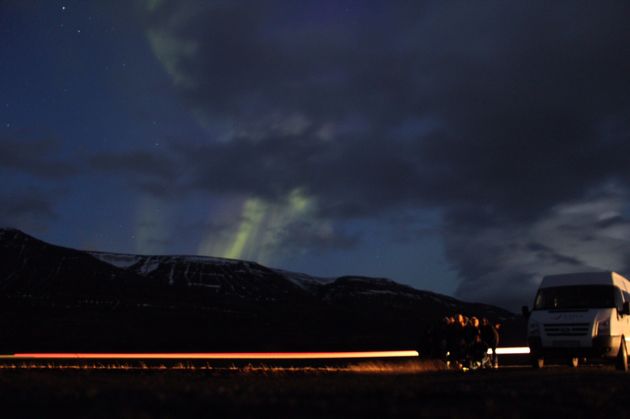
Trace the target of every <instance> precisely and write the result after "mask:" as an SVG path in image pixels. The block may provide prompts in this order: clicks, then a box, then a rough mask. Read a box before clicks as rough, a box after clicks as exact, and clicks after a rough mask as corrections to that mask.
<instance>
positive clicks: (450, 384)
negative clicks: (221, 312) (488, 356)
mask: <svg viewBox="0 0 630 419" xmlns="http://www.w3.org/2000/svg"><path fill="white" fill-rule="evenodd" d="M629 385H630V375H628V374H623V373H618V372H616V371H614V370H613V369H611V368H609V367H588V368H580V369H577V370H572V369H570V368H568V367H567V368H564V367H555V368H554V367H552V368H547V369H544V370H542V371H533V370H530V369H527V368H504V369H500V370H491V371H477V372H454V371H442V370H437V369H436V368H434V367H432V366H431V365H426V364H419V363H409V364H407V365H406V366H405V365H403V366H402V367H396V368H393V369H388V368H387V367H383V366H382V365H373V364H372V365H371V364H365V365H363V366H359V367H352V368H350V369H348V368H341V369H336V368H331V369H328V370H327V369H323V368H310V369H287V368H271V367H263V368H251V367H249V368H247V367H245V368H243V367H239V368H232V369H230V368H221V369H216V368H205V369H204V368H201V369H199V368H197V369H195V370H186V369H183V370H177V369H165V370H155V369H133V370H111V369H103V370H93V369H87V370H82V369H77V370H72V369H61V370H60V369H39V370H37V369H2V370H0V406H2V413H3V414H2V417H41V418H44V417H86V418H112V417H125V418H175V417H237V416H238V417H300V418H304V417H368V416H369V417H395V416H401V417H410V416H414V417H418V416H423V417H458V418H459V417H508V418H510V417H511V418H531V417H547V416H555V417H558V418H562V417H604V416H607V415H609V414H610V415H612V416H611V417H623V416H624V414H623V409H624V407H625V405H626V404H627V400H628V386H629ZM9 412H13V413H12V414H9ZM619 415H621V416H619Z"/></svg>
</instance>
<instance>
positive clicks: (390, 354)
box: [0, 346, 529, 360]
mask: <svg viewBox="0 0 630 419" xmlns="http://www.w3.org/2000/svg"><path fill="white" fill-rule="evenodd" d="M488 353H492V352H491V350H488ZM521 354H529V347H527V346H516V347H504V348H497V355H521ZM419 356H420V354H419V353H418V352H417V351H412V350H403V351H363V352H209V353H16V354H13V355H0V359H206V360H210V359H235V360H236V359H359V358H414V357H419Z"/></svg>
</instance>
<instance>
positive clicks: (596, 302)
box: [534, 285, 615, 310]
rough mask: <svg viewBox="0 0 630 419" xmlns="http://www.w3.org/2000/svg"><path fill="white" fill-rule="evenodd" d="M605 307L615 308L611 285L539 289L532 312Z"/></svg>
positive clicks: (613, 288) (613, 290)
mask: <svg viewBox="0 0 630 419" xmlns="http://www.w3.org/2000/svg"><path fill="white" fill-rule="evenodd" d="M607 307H615V287H614V286H612V285H569V286H563V287H550V288H541V289H540V290H539V291H538V294H537V295H536V301H535V302H534V310H548V309H554V308H559V309H563V308H607Z"/></svg>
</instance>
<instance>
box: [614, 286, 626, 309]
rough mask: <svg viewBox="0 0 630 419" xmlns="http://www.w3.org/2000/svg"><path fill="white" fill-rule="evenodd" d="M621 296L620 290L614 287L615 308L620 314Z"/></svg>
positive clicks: (621, 307)
mask: <svg viewBox="0 0 630 419" xmlns="http://www.w3.org/2000/svg"><path fill="white" fill-rule="evenodd" d="M623 297H624V296H623V295H622V294H621V290H620V289H619V288H618V287H615V307H617V311H619V312H621V310H623Z"/></svg>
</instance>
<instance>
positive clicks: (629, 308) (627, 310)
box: [621, 301, 630, 314]
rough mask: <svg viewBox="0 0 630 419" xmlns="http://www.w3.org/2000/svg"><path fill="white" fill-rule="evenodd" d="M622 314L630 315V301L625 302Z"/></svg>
mask: <svg viewBox="0 0 630 419" xmlns="http://www.w3.org/2000/svg"><path fill="white" fill-rule="evenodd" d="M621 314H630V301H624V302H623V308H622V309H621Z"/></svg>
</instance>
